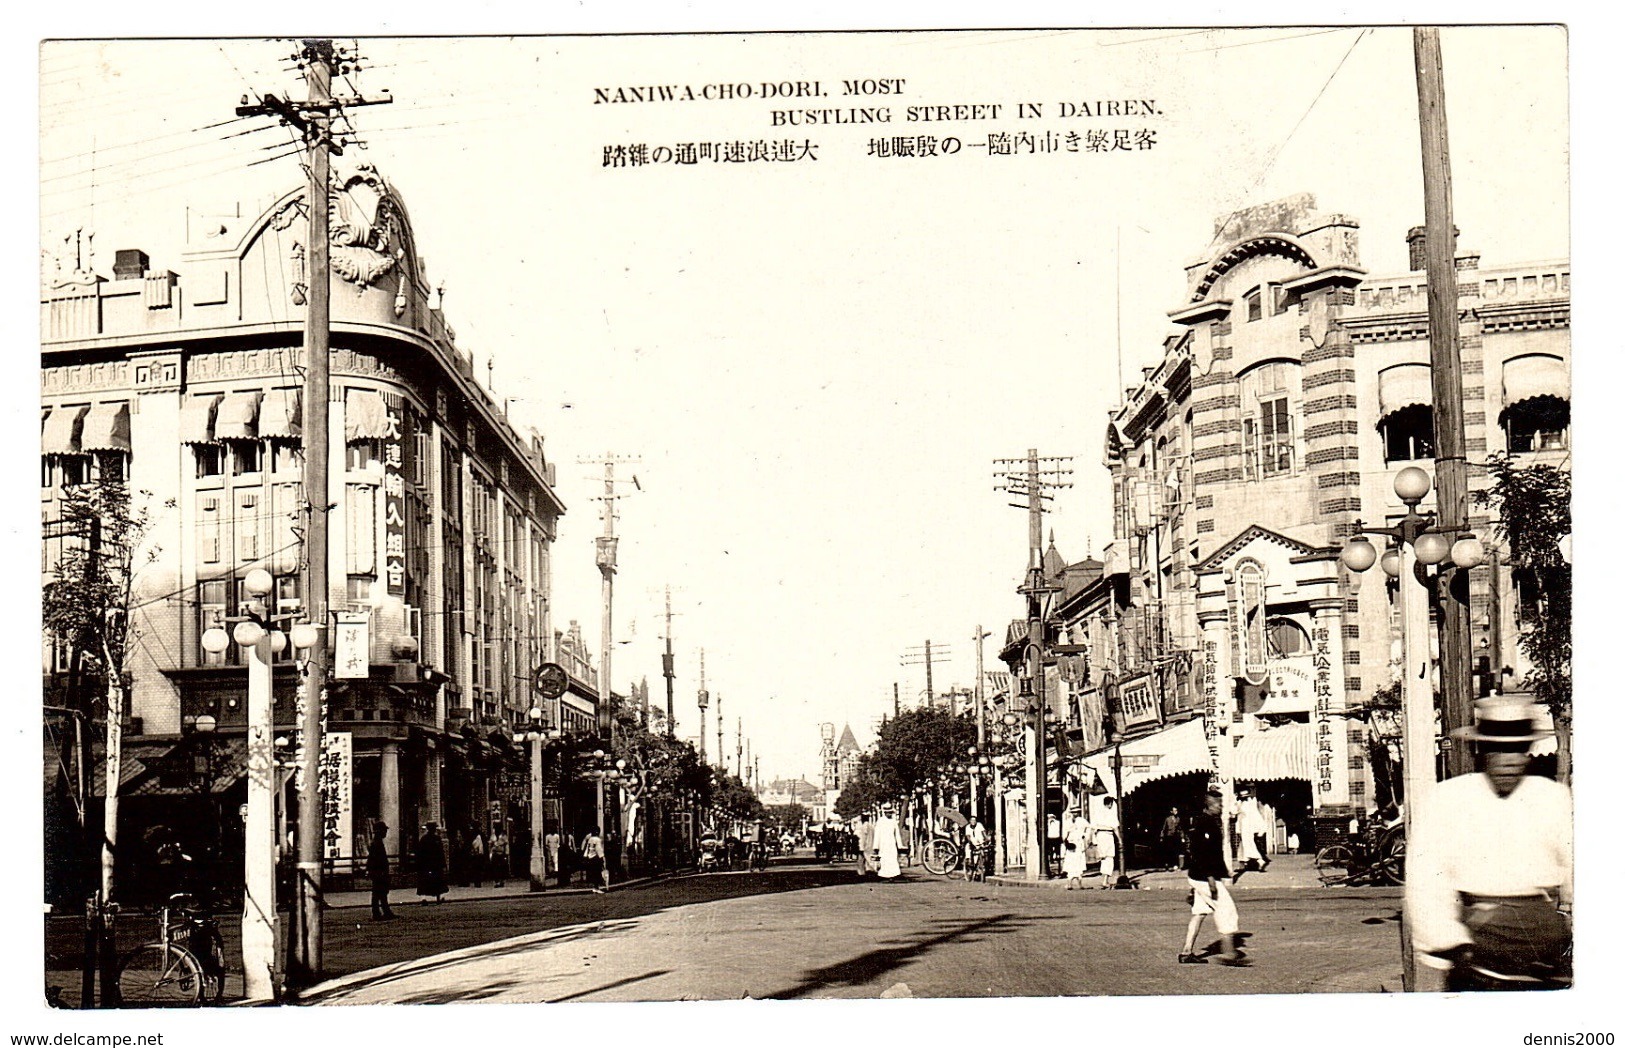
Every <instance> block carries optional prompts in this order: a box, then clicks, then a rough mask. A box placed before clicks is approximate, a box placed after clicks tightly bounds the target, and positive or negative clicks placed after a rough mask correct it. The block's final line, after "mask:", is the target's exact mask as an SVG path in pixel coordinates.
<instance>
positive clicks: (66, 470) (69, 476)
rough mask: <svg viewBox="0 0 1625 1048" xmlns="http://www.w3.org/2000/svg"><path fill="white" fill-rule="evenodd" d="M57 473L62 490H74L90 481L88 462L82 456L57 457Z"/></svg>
mask: <svg viewBox="0 0 1625 1048" xmlns="http://www.w3.org/2000/svg"><path fill="white" fill-rule="evenodd" d="M56 461H57V467H58V468H57V472H58V474H59V477H60V479H61V481H62V487H64V488H76V487H78V486H79V485H81V484H84V483H86V482H87V481H89V479H90V460H89V459H88V458H86V457H85V456H83V455H59V456H57V460H56Z"/></svg>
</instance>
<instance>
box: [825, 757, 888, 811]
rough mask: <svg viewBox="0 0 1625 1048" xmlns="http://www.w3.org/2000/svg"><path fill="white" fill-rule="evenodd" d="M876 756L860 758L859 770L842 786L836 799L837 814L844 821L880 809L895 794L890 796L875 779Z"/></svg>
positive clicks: (848, 777)
mask: <svg viewBox="0 0 1625 1048" xmlns="http://www.w3.org/2000/svg"><path fill="white" fill-rule="evenodd" d="M873 764H874V755H873V754H869V753H865V754H863V755H862V756H861V757H859V758H858V766H857V769H856V770H855V771H854V772H853V773H852V774H851V775H849V776H847V779H846V781H845V782H844V783H842V784H841V795H840V796H839V797H837V798H835V814H836V815H838V816H839V817H841V818H843V819H855V818H857V817H858V816H859V815H862V814H863V813H864V812H866V811H872V810H873V809H875V808H878V807H879V806H880V805H881V804H882V803H883V802H884V801H886V800H889V799H891V798H892V797H894V796H895V794H892V795H888V794H887V793H886V792H885V791H884V790H882V789H881V787H880V783H879V782H878V781H877V780H876V778H875V773H874V768H873Z"/></svg>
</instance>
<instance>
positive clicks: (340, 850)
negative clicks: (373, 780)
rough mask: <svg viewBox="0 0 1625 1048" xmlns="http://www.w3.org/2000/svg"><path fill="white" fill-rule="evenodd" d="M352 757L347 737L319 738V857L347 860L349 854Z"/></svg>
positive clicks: (341, 734)
mask: <svg viewBox="0 0 1625 1048" xmlns="http://www.w3.org/2000/svg"><path fill="white" fill-rule="evenodd" d="M351 774H352V754H351V750H350V733H349V732H347V731H330V732H328V733H327V734H326V735H325V736H324V737H323V738H322V757H321V761H320V763H319V765H318V769H317V775H316V782H317V786H318V788H319V789H320V791H321V803H322V857H323V858H326V859H348V858H349V857H350V856H351V854H352V842H351V839H350V834H351V812H352V809H353V807H354V805H353V803H352V801H353V798H352V794H351V789H352V779H351Z"/></svg>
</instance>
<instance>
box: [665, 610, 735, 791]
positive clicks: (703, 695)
mask: <svg viewBox="0 0 1625 1048" xmlns="http://www.w3.org/2000/svg"><path fill="white" fill-rule="evenodd" d="M670 607H671V605H669V604H668V605H667V608H670ZM695 703H696V704H697V705H698V706H699V707H700V763H701V764H704V763H705V708H706V707H707V706H709V705H711V696H710V694H709V693H708V692H707V691H706V690H705V649H704V648H701V649H700V690H699V694H698V695H696V696H695ZM717 759H718V760H721V759H722V698H721V697H720V696H719V697H718V698H717Z"/></svg>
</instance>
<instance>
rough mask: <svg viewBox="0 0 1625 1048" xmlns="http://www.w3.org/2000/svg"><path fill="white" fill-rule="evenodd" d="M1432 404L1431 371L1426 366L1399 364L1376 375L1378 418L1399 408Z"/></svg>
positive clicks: (1386, 415) (1385, 416)
mask: <svg viewBox="0 0 1625 1048" xmlns="http://www.w3.org/2000/svg"><path fill="white" fill-rule="evenodd" d="M1432 403H1433V369H1432V368H1430V367H1428V366H1427V365H1426V364H1400V365H1399V366H1398V367H1391V368H1389V369H1387V370H1386V371H1383V372H1381V373H1379V374H1378V375H1377V411H1378V416H1377V417H1378V418H1387V417H1388V416H1389V415H1392V414H1393V413H1394V412H1396V411H1398V410H1399V409H1400V408H1408V407H1412V406H1414V405H1417V404H1432Z"/></svg>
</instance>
